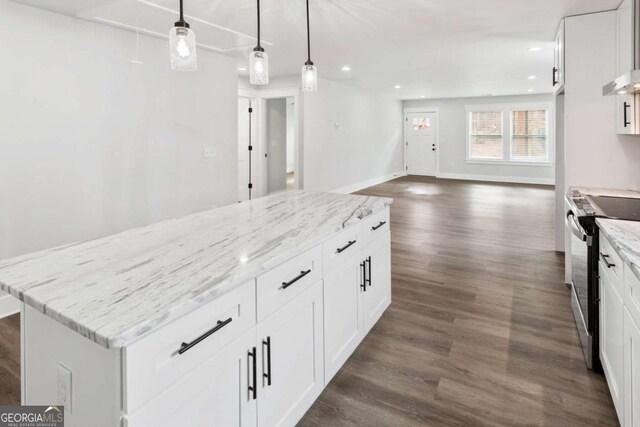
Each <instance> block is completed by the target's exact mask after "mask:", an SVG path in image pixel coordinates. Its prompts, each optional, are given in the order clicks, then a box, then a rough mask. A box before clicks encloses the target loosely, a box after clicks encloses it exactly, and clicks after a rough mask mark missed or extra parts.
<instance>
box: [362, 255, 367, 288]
mask: <svg viewBox="0 0 640 427" xmlns="http://www.w3.org/2000/svg"><path fill="white" fill-rule="evenodd" d="M365 264H366V263H365V262H364V261H362V262H361V263H360V268H361V269H362V283H360V287H361V288H362V292H367V267H366V265H365Z"/></svg>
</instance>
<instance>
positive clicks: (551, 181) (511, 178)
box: [436, 173, 555, 185]
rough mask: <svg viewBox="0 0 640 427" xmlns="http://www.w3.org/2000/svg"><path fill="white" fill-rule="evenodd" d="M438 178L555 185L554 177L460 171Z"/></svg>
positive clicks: (443, 174)
mask: <svg viewBox="0 0 640 427" xmlns="http://www.w3.org/2000/svg"><path fill="white" fill-rule="evenodd" d="M436 178H442V179H461V180H465V181H488V182H505V183H513V184H538V185H555V179H553V178H528V177H520V176H499V175H469V174H462V173H460V174H458V173H441V174H438V175H437V176H436Z"/></svg>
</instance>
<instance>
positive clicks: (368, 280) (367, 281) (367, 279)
mask: <svg viewBox="0 0 640 427" xmlns="http://www.w3.org/2000/svg"><path fill="white" fill-rule="evenodd" d="M365 262H366V263H367V266H368V271H367V273H368V274H367V276H368V277H367V278H366V279H365V283H368V284H369V287H371V257H367V259H366V260H365Z"/></svg>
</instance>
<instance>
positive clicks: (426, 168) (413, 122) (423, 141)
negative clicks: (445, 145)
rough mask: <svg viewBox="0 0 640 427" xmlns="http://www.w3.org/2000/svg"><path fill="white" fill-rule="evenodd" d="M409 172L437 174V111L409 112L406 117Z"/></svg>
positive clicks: (413, 173) (414, 173)
mask: <svg viewBox="0 0 640 427" xmlns="http://www.w3.org/2000/svg"><path fill="white" fill-rule="evenodd" d="M405 135H406V146H407V151H406V153H407V161H406V164H407V173H408V174H409V175H428V176H435V174H436V155H437V154H436V153H437V151H436V150H437V148H438V147H437V140H436V113H434V112H431V113H408V114H407V115H406V118H405Z"/></svg>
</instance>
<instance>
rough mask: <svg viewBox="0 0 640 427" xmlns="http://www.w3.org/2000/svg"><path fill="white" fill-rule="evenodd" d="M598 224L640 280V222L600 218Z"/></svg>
mask: <svg viewBox="0 0 640 427" xmlns="http://www.w3.org/2000/svg"><path fill="white" fill-rule="evenodd" d="M596 224H598V227H600V232H601V233H602V234H604V236H605V237H606V238H607V240H609V242H610V243H611V245H612V246H613V247H614V249H615V250H616V251H617V252H618V253H619V254H620V256H621V257H622V258H623V260H624V261H625V262H626V263H627V264H629V267H630V270H631V271H633V273H634V274H635V275H636V277H638V279H639V280H640V222H637V221H620V220H615V219H600V218H598V219H597V220H596Z"/></svg>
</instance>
